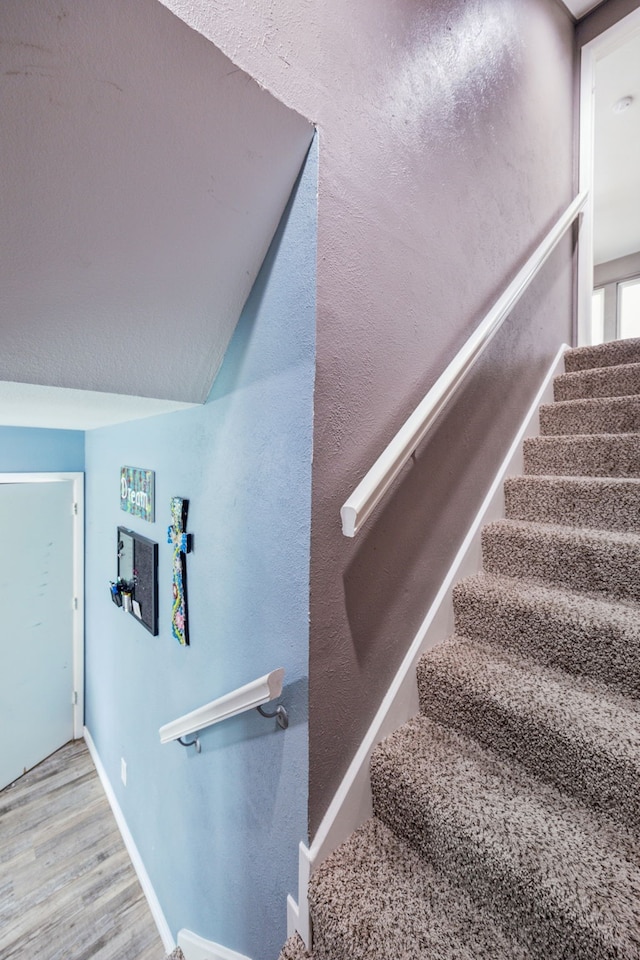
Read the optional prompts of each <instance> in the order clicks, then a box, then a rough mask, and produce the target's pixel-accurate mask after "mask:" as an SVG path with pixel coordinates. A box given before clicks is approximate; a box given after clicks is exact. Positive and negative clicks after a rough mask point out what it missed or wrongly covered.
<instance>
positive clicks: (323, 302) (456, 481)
mask: <svg viewBox="0 0 640 960" xmlns="http://www.w3.org/2000/svg"><path fill="white" fill-rule="evenodd" d="M165 2H167V5H169V6H170V7H171V8H172V9H173V10H175V11H176V12H177V13H178V14H179V15H180V16H183V17H184V18H185V19H186V20H187V21H188V22H189V23H190V24H191V25H193V26H195V27H196V28H197V29H199V30H201V31H202V32H203V33H205V34H206V35H207V36H209V37H210V38H211V39H212V40H213V41H214V42H215V43H217V44H218V45H220V46H221V47H222V49H223V50H224V52H225V53H226V54H227V55H228V56H229V57H230V58H231V59H232V60H234V61H235V62H237V63H238V64H239V65H240V66H241V67H242V68H243V69H245V70H246V71H247V72H248V73H249V74H251V75H252V76H254V77H255V78H256V79H257V80H258V81H259V82H260V83H262V84H264V85H265V86H266V87H267V89H269V90H271V91H272V92H273V93H275V95H276V96H278V97H279V98H281V99H282V100H283V101H284V102H285V103H287V104H288V105H290V106H292V107H294V108H295V109H296V110H298V111H299V112H300V113H302V114H303V115H305V116H306V117H308V118H310V119H312V120H314V121H315V122H316V123H317V125H318V128H319V134H320V137H319V140H320V181H319V237H318V313H317V371H316V391H315V420H314V430H315V437H314V465H313V514H312V517H313V519H312V551H311V584H312V586H311V641H310V642H311V646H310V830H311V833H312V834H313V833H314V832H315V830H316V828H317V826H318V824H319V822H320V819H321V817H322V815H323V813H324V811H325V810H326V807H327V805H328V803H329V801H330V799H331V797H332V795H333V793H334V792H335V790H336V788H337V786H338V784H339V782H340V780H341V778H342V776H343V774H344V772H345V770H346V768H347V766H348V763H349V761H350V759H351V757H352V756H353V754H354V752H355V750H356V748H357V745H358V743H359V741H360V740H361V738H362V736H363V734H364V732H365V730H366V729H367V726H368V725H369V722H370V721H371V719H372V717H373V714H374V712H375V711H376V709H377V707H378V704H379V703H380V700H381V698H382V697H383V695H384V693H385V692H386V689H387V687H388V685H389V683H390V681H391V678H392V676H393V674H394V672H395V670H396V669H397V667H398V665H399V663H400V660H401V658H402V656H403V654H404V652H405V650H406V648H407V646H408V644H409V642H410V641H411V639H412V638H413V636H414V634H415V632H416V629H417V627H418V626H419V624H420V622H421V620H422V618H423V616H424V614H425V613H426V610H427V609H428V606H429V603H430V600H431V598H432V597H433V596H434V594H435V592H436V590H437V589H438V586H439V584H440V582H441V580H442V578H443V576H444V574H445V572H446V570H447V568H448V566H449V563H450V561H451V560H452V558H453V555H454V554H455V551H456V549H457V547H458V545H459V543H460V541H461V540H462V538H463V536H464V534H465V532H466V529H467V527H468V524H469V522H470V520H471V518H472V517H473V515H474V514H475V512H476V510H477V508H478V506H479V502H480V498H481V495H482V493H483V491H484V490H485V488H486V487H487V486H488V484H489V481H490V478H491V477H492V475H493V473H494V471H495V469H496V467H497V462H498V460H499V458H500V457H501V456H502V454H503V453H504V452H505V448H506V445H507V443H508V441H509V438H510V436H511V435H512V433H513V431H514V429H515V427H516V424H517V423H518V421H519V419H520V418H521V416H522V415H523V412H524V410H525V408H526V407H527V405H528V404H529V402H530V400H531V399H532V396H533V393H534V389H535V387H536V385H537V383H538V381H539V379H540V378H541V375H542V372H543V370H544V369H545V368H546V366H547V365H548V364H549V362H550V360H551V356H552V355H553V354H554V353H555V350H556V348H557V346H558V344H559V343H560V342H561V341H562V340H566V339H569V338H570V336H571V333H570V331H571V308H572V280H571V252H570V241H569V240H567V242H565V243H564V245H563V246H562V247H561V248H560V250H559V252H558V253H557V255H556V256H554V258H553V259H552V261H550V263H549V264H548V265H547V266H546V268H545V272H544V274H543V276H542V277H541V279H540V280H539V281H538V282H537V284H536V285H535V287H534V288H533V290H532V292H531V294H530V295H529V297H528V298H527V299H526V301H524V302H523V303H522V304H521V305H520V306H519V307H518V308H517V310H516V312H515V314H514V316H513V318H512V319H511V320H510V321H509V322H508V323H507V326H506V327H505V329H504V330H503V332H502V333H501V334H500V335H499V336H498V337H497V338H496V340H495V342H494V344H493V345H492V347H491V350H490V352H489V354H488V355H487V356H486V358H485V359H484V360H483V362H482V363H481V364H480V366H479V367H478V369H477V371H476V373H475V374H474V376H473V378H472V380H471V382H470V384H469V385H468V387H467V388H466V390H465V391H464V393H463V394H462V395H461V397H460V398H459V400H458V402H457V403H456V405H455V406H454V408H453V409H452V410H451V412H450V413H449V414H448V416H447V417H446V419H445V420H444V421H443V423H442V425H441V427H440V429H439V430H438V431H437V433H436V435H435V436H434V437H433V439H432V440H431V442H430V443H429V444H428V445H427V446H425V448H424V449H423V450H421V451H419V454H418V457H417V462H416V463H415V465H413V466H411V467H409V468H408V469H407V471H406V474H405V476H404V479H403V480H402V481H401V482H400V483H399V484H398V485H397V488H396V490H395V493H394V494H393V495H392V496H390V497H389V498H388V500H387V502H386V505H385V506H383V507H382V508H381V509H380V510H379V511H378V513H377V515H376V516H375V517H373V518H372V519H371V520H370V522H369V524H368V528H366V529H365V531H364V532H363V534H362V535H361V536H360V537H359V538H358V539H357V540H356V541H353V542H352V541H348V540H346V539H345V538H343V537H342V535H341V533H340V522H339V509H340V506H341V504H342V502H343V501H344V500H345V499H346V497H347V496H348V494H349V493H350V492H351V490H352V489H353V487H354V486H355V484H356V483H357V482H358V481H359V480H360V478H361V477H362V476H363V475H364V473H365V472H366V470H367V469H368V467H369V466H370V465H371V463H372V462H373V460H374V459H375V458H376V456H377V455H378V454H379V453H380V451H381V450H382V449H383V447H384V446H385V445H386V443H387V442H388V441H389V440H390V439H391V437H392V435H393V433H394V432H395V431H396V430H397V428H398V427H399V426H400V425H401V423H402V422H403V420H404V419H405V418H406V416H407V415H408V414H409V413H410V411H411V410H412V408H413V407H414V406H415V405H416V404H417V402H418V401H419V400H420V399H421V397H422V396H423V395H424V393H425V392H426V391H427V390H428V388H429V387H430V385H431V384H432V383H433V382H434V380H435V379H436V377H437V376H438V375H439V374H440V373H441V372H442V370H443V368H444V366H445V365H446V363H447V362H448V361H449V360H450V359H451V358H452V357H453V355H454V354H455V352H456V350H457V349H458V348H459V347H460V346H461V345H462V343H463V342H464V341H465V339H466V337H467V336H468V334H469V333H470V331H471V330H472V329H473V328H474V327H475V326H476V325H477V323H478V322H479V321H480V319H481V318H482V316H483V313H484V312H485V311H486V310H487V309H488V308H489V307H490V306H491V304H492V302H493V301H494V300H495V299H496V298H497V296H498V295H499V294H500V293H501V291H502V289H503V288H504V287H505V285H506V284H507V282H508V281H509V279H510V278H511V277H512V276H513V274H514V273H515V272H516V270H517V268H518V267H519V266H520V265H521V264H522V262H523V261H524V259H525V258H526V256H527V255H528V254H529V253H531V251H532V250H533V248H534V247H535V245H536V243H537V242H538V241H539V240H540V239H541V238H542V236H543V235H544V234H545V233H546V231H547V230H548V229H549V227H550V226H551V224H552V223H553V221H554V220H555V218H556V217H557V216H558V215H559V213H560V212H561V210H562V209H563V208H564V207H565V206H566V205H567V204H568V203H569V201H570V200H571V197H572V194H573V182H572V180H573V178H572V156H573V153H572V117H573V86H572V84H573V76H574V58H573V51H574V45H573V44H574V29H573V24H572V21H571V18H570V17H569V15H568V13H566V11H565V10H564V9H563V8H561V7H560V6H559V5H558V4H557V3H556V2H555V0H526V2H520V0H519V2H517V3H514V2H513V0H469V2H466V3H463V2H459V0H457V2H456V0H433V2H430V3H428V4H424V3H418V2H416V0H353V2H350V3H348V4H345V3H343V2H342V0H324V2H323V3H316V4H300V3H299V2H298V0H278V3H276V4H268V5H267V4H254V3H252V2H250V0H242V2H240V3H238V2H237V0H220V2H218V3H216V5H215V13H214V12H212V7H211V5H210V4H209V3H208V2H207V0H165Z"/></svg>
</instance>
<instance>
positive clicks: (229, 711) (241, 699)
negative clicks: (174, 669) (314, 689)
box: [160, 667, 284, 743]
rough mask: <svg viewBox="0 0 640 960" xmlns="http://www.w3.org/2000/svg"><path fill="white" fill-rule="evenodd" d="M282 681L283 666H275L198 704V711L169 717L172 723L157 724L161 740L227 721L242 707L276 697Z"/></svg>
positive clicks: (187, 734) (164, 740) (247, 708)
mask: <svg viewBox="0 0 640 960" xmlns="http://www.w3.org/2000/svg"><path fill="white" fill-rule="evenodd" d="M283 680H284V668H283V667H278V669H277V670H272V671H271V673H267V674H265V676H264V677H259V678H258V679H257V680H252V682H251V683H247V684H245V686H244V687H238V689H237V690H232V691H231V693H226V694H225V695H224V696H223V697H218V699H217V700H212V701H211V702H210V703H206V704H205V705H204V706H203V707H198V709H197V710H192V711H191V713H186V714H185V715H184V716H183V717H178V719H177V720H172V721H171V723H165V725H164V726H163V727H160V743H170V742H171V740H177V739H178V737H187V736H189V734H191V733H197V731H199V730H204V729H205V727H211V726H212V725H213V724H214V723H219V722H220V721H221V720H227V719H228V718H229V717H235V716H236V714H238V713H243V712H244V711H245V710H252V709H253V708H254V707H259V706H261V705H262V704H263V703H268V702H269V701H270V700H275V698H276V697H279V696H280V694H281V693H282V682H283Z"/></svg>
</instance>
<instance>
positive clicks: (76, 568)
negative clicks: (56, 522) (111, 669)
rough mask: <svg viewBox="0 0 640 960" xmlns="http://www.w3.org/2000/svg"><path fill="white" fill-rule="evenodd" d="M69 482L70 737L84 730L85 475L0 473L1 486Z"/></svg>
mask: <svg viewBox="0 0 640 960" xmlns="http://www.w3.org/2000/svg"><path fill="white" fill-rule="evenodd" d="M65 480H70V481H71V483H72V484H73V490H72V496H73V502H74V503H75V504H76V509H75V511H74V515H73V572H72V578H73V597H71V598H70V602H73V604H74V606H73V641H72V646H73V691H74V693H75V699H74V701H73V736H74V739H75V740H79V739H81V738H82V736H83V729H84V473H79V472H72V473H66V472H64V471H63V472H61V473H46V472H40V473H0V483H59V482H60V481H65Z"/></svg>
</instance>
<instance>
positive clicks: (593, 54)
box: [576, 7, 640, 346]
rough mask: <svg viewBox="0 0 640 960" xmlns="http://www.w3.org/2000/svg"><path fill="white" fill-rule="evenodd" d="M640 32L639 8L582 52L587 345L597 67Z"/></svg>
mask: <svg viewBox="0 0 640 960" xmlns="http://www.w3.org/2000/svg"><path fill="white" fill-rule="evenodd" d="M639 32H640V7H638V8H636V9H635V10H632V11H631V13H628V14H627V16H626V17H623V18H622V20H619V21H618V22H617V23H614V24H613V25H612V26H610V27H609V28H608V29H607V30H604V31H603V32H602V33H601V34H599V35H598V36H597V37H594V38H593V40H589V42H588V43H585V44H584V46H583V47H582V49H581V51H580V131H579V137H580V148H579V160H578V162H579V175H578V190H579V192H580V193H582V192H583V191H588V193H589V199H588V200H587V204H586V206H585V209H584V214H583V217H582V224H581V226H580V240H579V244H578V310H577V324H576V343H577V345H578V346H583V345H585V344H588V343H589V341H590V327H591V294H592V292H593V156H594V137H595V130H594V106H595V80H596V64H597V62H598V60H601V59H602V58H603V57H605V56H607V54H609V53H612V52H613V51H614V50H617V49H618V48H619V47H621V46H622V45H623V44H624V43H626V42H627V40H630V39H631V37H632V36H633V35H634V34H637V33H639Z"/></svg>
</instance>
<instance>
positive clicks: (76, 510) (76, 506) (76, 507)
mask: <svg viewBox="0 0 640 960" xmlns="http://www.w3.org/2000/svg"><path fill="white" fill-rule="evenodd" d="M73 515H74V517H77V516H78V504H77V503H74V505H73Z"/></svg>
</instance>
